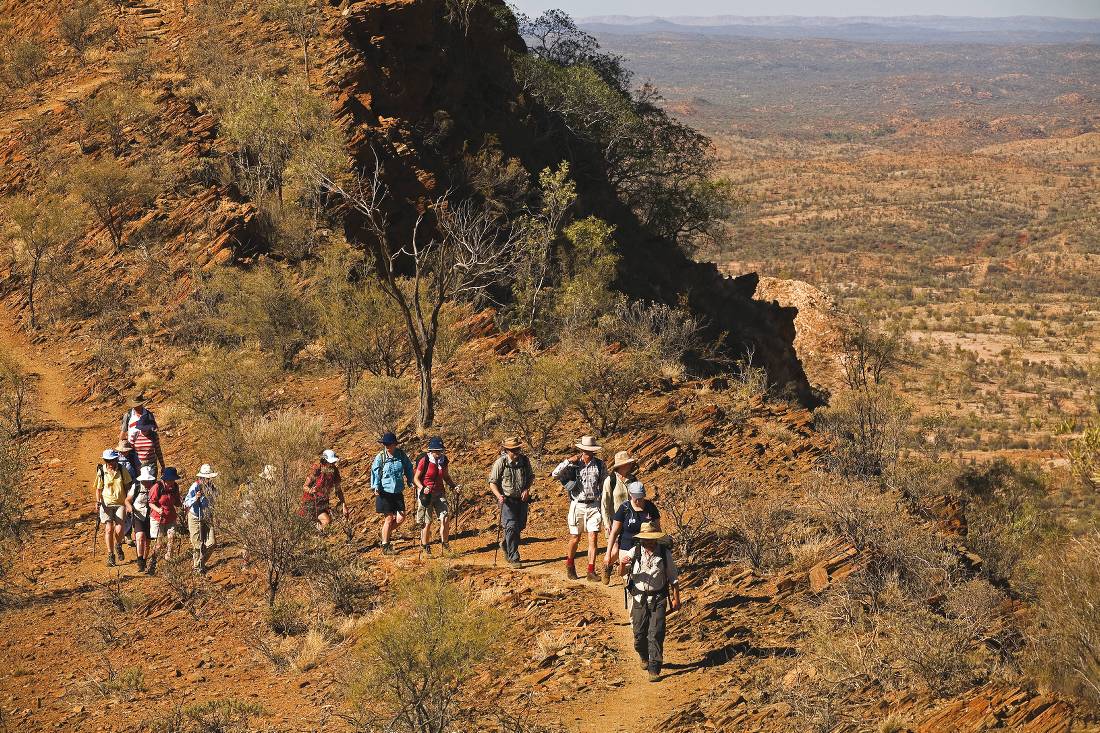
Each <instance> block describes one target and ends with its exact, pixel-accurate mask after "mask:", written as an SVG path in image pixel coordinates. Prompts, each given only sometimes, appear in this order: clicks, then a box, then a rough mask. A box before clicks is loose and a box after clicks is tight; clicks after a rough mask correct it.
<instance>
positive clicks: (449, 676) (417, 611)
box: [348, 568, 505, 733]
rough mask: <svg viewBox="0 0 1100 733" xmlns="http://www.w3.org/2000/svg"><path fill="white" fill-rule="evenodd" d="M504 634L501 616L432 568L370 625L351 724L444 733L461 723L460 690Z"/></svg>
mask: <svg viewBox="0 0 1100 733" xmlns="http://www.w3.org/2000/svg"><path fill="white" fill-rule="evenodd" d="M504 630H505V625H504V620H503V617H502V615H501V614H500V612H499V611H496V610H494V609H492V608H490V607H488V606H484V605H481V604H479V603H477V602H475V601H474V600H473V599H472V598H470V597H469V596H467V595H466V594H465V593H464V592H463V591H462V590H461V589H460V588H459V587H458V586H456V585H455V583H454V582H453V581H452V580H451V579H450V578H449V577H448V576H447V571H446V570H444V569H442V568H434V569H433V570H431V571H430V572H429V573H427V574H425V575H423V576H420V577H414V578H408V579H402V580H400V581H399V582H398V585H397V589H396V592H395V601H394V605H393V607H392V608H391V609H389V610H388V611H386V612H385V613H382V614H380V615H378V616H376V617H375V618H374V619H372V622H371V624H370V625H369V626H368V627H367V630H366V633H365V635H364V637H363V642H362V644H361V646H360V649H359V659H360V666H359V668H358V670H357V671H356V673H355V675H354V677H353V679H352V683H351V685H350V688H349V690H348V697H349V700H350V703H351V706H352V710H353V712H352V714H351V715H350V716H348V718H349V722H351V723H352V725H353V726H354V729H355V730H356V731H361V732H362V733H367V732H369V733H380V732H381V731H387V732H388V733H389V732H392V733H445V732H446V731H450V730H454V729H455V727H456V725H457V726H458V727H460V728H462V729H467V728H469V727H471V726H470V724H472V723H474V722H476V721H473V720H463V719H460V718H459V717H458V716H457V715H456V713H457V712H458V701H459V696H460V694H461V691H462V689H463V685H464V683H465V682H466V681H467V680H468V679H470V678H471V677H473V675H474V673H475V672H477V671H478V665H480V664H482V663H484V662H487V661H490V660H492V658H493V654H494V652H495V651H496V650H497V648H498V647H499V644H500V641H501V638H502V635H503V633H504Z"/></svg>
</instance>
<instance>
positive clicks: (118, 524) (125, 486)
mask: <svg viewBox="0 0 1100 733" xmlns="http://www.w3.org/2000/svg"><path fill="white" fill-rule="evenodd" d="M130 481H131V477H130V474H129V473H127V472H126V469H125V468H124V467H123V466H122V465H121V464H120V463H119V456H118V451H116V450H114V449H113V448H108V449H107V450H105V451H103V462H102V463H100V464H99V465H98V466H96V478H95V506H96V511H98V512H99V519H100V521H101V522H103V535H104V539H105V540H106V542H107V567H109V568H113V567H114V566H115V555H116V553H117V555H118V561H119V562H123V561H124V560H125V557H124V556H123V554H122V525H123V524H124V523H125V521H126V492H127V491H129V489H130Z"/></svg>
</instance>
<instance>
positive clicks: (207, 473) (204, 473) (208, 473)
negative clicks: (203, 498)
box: [195, 463, 218, 478]
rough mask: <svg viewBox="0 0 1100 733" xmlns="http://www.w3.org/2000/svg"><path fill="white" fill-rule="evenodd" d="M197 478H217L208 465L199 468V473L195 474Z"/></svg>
mask: <svg viewBox="0 0 1100 733" xmlns="http://www.w3.org/2000/svg"><path fill="white" fill-rule="evenodd" d="M195 475H196V476H198V477H199V478H217V477H218V474H217V473H216V472H215V471H214V469H213V468H211V467H210V464H209V463H204V464H202V465H201V466H199V472H198V473H196V474H195Z"/></svg>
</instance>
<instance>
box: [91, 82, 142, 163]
mask: <svg viewBox="0 0 1100 733" xmlns="http://www.w3.org/2000/svg"><path fill="white" fill-rule="evenodd" d="M152 114H153V106H152V105H151V104H150V103H149V102H148V100H146V99H145V97H144V96H142V94H141V92H140V91H138V90H136V89H134V88H132V87H127V86H121V85H114V86H105V87H101V88H100V89H99V91H98V92H97V93H96V95H95V96H94V97H92V98H91V99H89V100H88V101H87V102H85V103H84V106H83V107H82V108H81V112H80V116H81V118H82V121H83V123H84V130H85V133H86V134H90V135H98V136H102V137H104V138H106V140H107V144H108V145H110V147H111V152H112V153H114V155H115V157H116V158H117V157H119V156H121V155H122V153H123V152H124V151H125V149H126V143H127V142H128V140H127V136H126V131H127V130H128V129H129V128H133V127H138V126H140V125H142V124H143V123H144V122H146V121H148V120H149V118H150V117H151V116H152Z"/></svg>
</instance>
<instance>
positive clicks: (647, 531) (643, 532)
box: [634, 522, 668, 542]
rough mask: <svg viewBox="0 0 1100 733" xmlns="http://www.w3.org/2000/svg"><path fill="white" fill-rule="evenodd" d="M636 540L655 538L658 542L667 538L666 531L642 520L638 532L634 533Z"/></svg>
mask: <svg viewBox="0 0 1100 733" xmlns="http://www.w3.org/2000/svg"><path fill="white" fill-rule="evenodd" d="M634 539H636V540H657V541H658V542H660V541H662V540H666V539H668V533H666V532H664V531H662V530H659V529H657V527H656V526H654V524H653V522H642V526H641V528H640V529H639V530H638V534H636V535H634Z"/></svg>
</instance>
